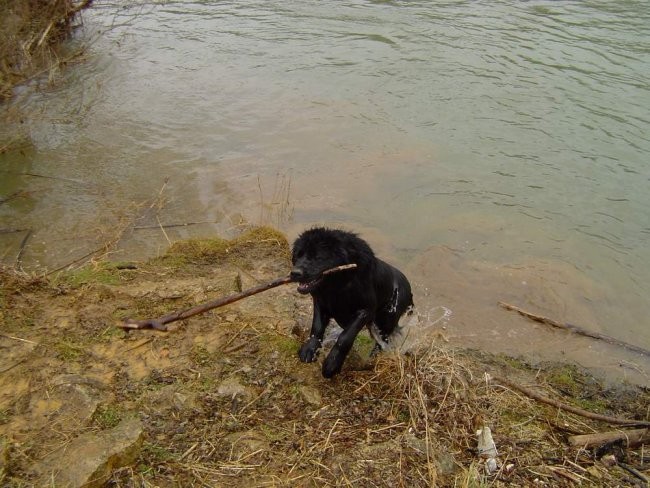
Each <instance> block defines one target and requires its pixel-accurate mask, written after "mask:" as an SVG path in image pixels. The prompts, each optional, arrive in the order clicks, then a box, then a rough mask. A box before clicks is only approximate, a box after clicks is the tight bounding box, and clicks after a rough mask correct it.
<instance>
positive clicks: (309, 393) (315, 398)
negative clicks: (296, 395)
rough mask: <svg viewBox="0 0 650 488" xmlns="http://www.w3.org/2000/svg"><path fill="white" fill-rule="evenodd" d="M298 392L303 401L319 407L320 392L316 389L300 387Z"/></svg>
mask: <svg viewBox="0 0 650 488" xmlns="http://www.w3.org/2000/svg"><path fill="white" fill-rule="evenodd" d="M299 391H300V394H301V395H302V397H303V398H304V399H305V401H306V402H307V403H309V404H310V405H313V406H315V407H319V406H320V404H321V403H322V401H323V400H322V398H321V395H320V392H319V391H318V390H317V389H316V388H312V387H311V386H301V387H300V388H299Z"/></svg>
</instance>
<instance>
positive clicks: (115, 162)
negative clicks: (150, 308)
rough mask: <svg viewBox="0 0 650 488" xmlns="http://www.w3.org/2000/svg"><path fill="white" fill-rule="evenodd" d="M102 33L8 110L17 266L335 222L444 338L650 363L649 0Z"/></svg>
mask: <svg viewBox="0 0 650 488" xmlns="http://www.w3.org/2000/svg"><path fill="white" fill-rule="evenodd" d="M89 39H92V43H91V45H90V48H89V52H88V55H87V58H86V59H85V60H84V61H83V62H80V63H77V64H75V65H73V66H71V67H69V69H68V70H67V71H66V72H65V73H64V78H63V79H62V80H60V82H59V83H57V85H55V86H53V87H50V88H48V89H46V90H44V91H42V92H40V93H32V94H28V95H23V96H19V97H18V99H17V102H16V104H15V105H14V106H12V107H6V108H5V110H6V111H7V113H6V114H5V115H7V116H9V115H12V114H15V113H18V109H19V110H20V113H21V114H22V115H21V116H20V119H19V118H18V117H17V116H14V117H13V118H11V117H9V118H8V120H9V123H7V124H5V127H4V128H3V137H8V138H12V137H13V138H18V139H19V140H21V141H24V142H23V143H22V144H20V146H19V149H17V150H15V151H10V152H7V153H5V154H3V155H0V170H3V171H4V174H0V198H4V197H7V196H11V195H17V197H16V198H13V199H12V200H10V201H8V202H5V203H4V204H0V229H4V230H14V229H31V230H32V234H30V236H29V239H28V240H27V241H26V243H25V244H26V245H25V247H24V249H23V250H22V252H21V251H20V249H21V244H22V242H23V239H24V238H25V236H26V235H27V231H21V232H12V233H7V232H5V233H2V234H0V257H2V259H3V260H4V261H5V262H7V263H13V262H15V260H16V257H17V256H18V254H20V260H21V262H22V264H23V265H24V266H25V267H34V266H45V267H47V268H49V269H52V268H56V267H58V266H62V265H65V264H67V263H69V262H71V261H73V260H74V259H76V258H78V257H81V256H83V255H85V254H87V253H88V252H90V251H93V250H97V249H101V248H102V246H103V245H104V244H105V243H106V242H110V243H112V242H114V241H115V240H116V238H117V237H119V238H120V239H119V242H118V245H117V248H116V250H115V251H114V252H113V254H111V257H112V258H114V259H132V258H139V257H146V256H151V255H154V254H156V253H159V252H161V250H163V249H164V248H165V247H166V246H167V244H168V241H173V240H176V239H179V238H186V237H190V236H205V235H214V234H215V233H222V234H223V233H234V232H236V229H237V228H238V226H240V225H241V224H242V223H271V224H274V225H276V226H279V227H281V228H282V229H283V230H285V231H287V232H288V234H289V235H290V236H291V237H294V236H295V235H296V234H297V233H298V232H299V231H300V230H301V229H303V228H305V227H306V226H309V225H313V224H314V223H327V224H331V225H340V226H344V227H346V228H351V229H354V230H357V231H358V232H360V233H361V235H362V236H364V237H365V238H367V240H369V241H370V242H371V244H372V245H373V247H374V248H375V249H376V251H377V253H378V254H380V255H381V256H382V257H385V258H386V259H387V260H389V261H392V262H394V263H395V264H397V265H399V266H400V267H402V268H404V269H405V271H406V272H407V274H408V275H409V277H410V278H411V280H412V281H413V283H414V286H415V289H416V302H417V304H418V307H419V309H420V310H421V312H422V313H423V314H424V315H425V316H426V314H427V313H429V311H431V310H439V309H440V308H439V307H446V308H445V309H448V310H450V311H451V315H450V316H449V317H447V318H446V319H445V321H444V323H445V329H442V322H438V323H436V324H435V325H433V326H432V327H431V328H433V329H436V330H437V331H438V332H440V333H442V334H443V335H444V336H445V337H447V338H449V340H451V341H452V342H454V343H458V344H462V345H467V346H470V347H481V348H486V349H489V350H496V351H506V352H510V353H518V352H521V353H524V354H527V355H529V356H532V357H535V358H538V359H558V358H566V357H569V358H571V359H576V360H578V361H580V362H582V363H583V364H586V365H589V366H599V367H602V368H604V369H605V370H606V371H607V372H609V373H612V374H614V375H620V374H622V375H623V376H626V377H628V376H636V377H640V378H642V380H643V378H645V380H646V381H647V379H648V374H649V373H648V371H649V370H650V366H649V364H648V360H647V358H643V357H639V356H638V355H628V354H625V353H622V352H621V351H620V350H618V349H615V348H611V347H609V346H605V345H604V344H598V343H595V342H594V341H593V340H588V339H575V340H569V339H568V338H567V336H566V334H564V333H562V332H560V331H549V330H548V329H547V328H545V326H541V325H538V324H534V323H532V322H527V321H526V320H524V319H522V318H520V317H518V316H516V314H513V313H512V312H506V311H504V310H503V309H501V308H499V307H498V306H497V305H496V303H497V301H498V300H504V301H507V302H511V303H513V304H516V305H519V306H521V307H523V308H526V309H529V310H530V311H532V312H537V313H541V314H545V315H548V316H549V317H551V318H554V319H556V320H561V321H569V322H572V323H576V324H579V325H581V326H583V327H585V328H590V329H592V330H596V331H599V332H602V333H606V334H609V335H612V336H616V337H617V338H619V339H621V340H624V341H628V342H632V343H635V344H638V345H640V346H643V347H646V348H648V349H650V327H648V325H649V323H648V321H649V319H648V316H649V315H650V314H649V312H650V305H649V304H648V299H647V296H648V294H649V293H648V292H649V291H650V267H649V266H647V263H648V262H649V261H650V246H648V245H647V241H648V239H649V238H650V218H649V217H648V211H647V208H648V204H649V203H650V196H648V195H650V192H649V191H648V186H649V183H650V162H649V157H648V156H649V155H650V135H649V134H650V130H649V129H650V113H649V107H650V82H648V80H649V79H650V9H648V7H647V3H646V2H642V1H628V2H590V1H577V2H557V1H552V2H551V1H546V2H544V1H530V2H520V1H500V2H480V1H479V2H468V1H452V2H424V1H413V2H399V1H394V2H391V1H374V2H372V1H345V2H337V3H336V6H335V7H334V6H332V4H329V3H324V2H315V1H312V2H282V3H281V4H278V3H277V2H255V1H252V2H228V1H225V2H218V3H214V2H201V1H195V2H189V1H188V2H167V1H166V2H144V3H143V2H140V3H134V2H97V4H96V6H95V7H93V8H92V9H91V10H89V11H88V12H86V14H85V15H84V26H83V28H81V29H80V30H79V31H78V35H77V42H88V40H89ZM25 113H26V114H27V115H25ZM5 132H6V134H5ZM25 173H32V174H39V175H44V176H53V177H56V178H59V179H50V178H42V177H37V176H26V175H25ZM165 181H167V183H165ZM16 192H24V193H18V194H17V193H16ZM134 216H137V219H136V220H135V222H134ZM204 222H211V223H209V224H206V223H204ZM176 223H178V224H190V225H184V226H180V227H164V231H163V230H162V229H161V226H163V225H167V224H176ZM133 224H135V226H136V229H135V230H134V229H133ZM122 231H124V232H122ZM430 315H431V314H430ZM434 315H435V314H434ZM433 320H434V319H429V321H428V323H429V324H430V325H431V324H432V322H433ZM424 322H427V320H425V321H424ZM639 375H640V376H639Z"/></svg>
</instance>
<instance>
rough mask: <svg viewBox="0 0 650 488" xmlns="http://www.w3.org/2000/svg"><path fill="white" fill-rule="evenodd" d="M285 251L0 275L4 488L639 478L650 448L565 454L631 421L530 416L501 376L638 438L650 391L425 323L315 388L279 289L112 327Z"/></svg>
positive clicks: (290, 301)
mask: <svg viewBox="0 0 650 488" xmlns="http://www.w3.org/2000/svg"><path fill="white" fill-rule="evenodd" d="M288 256H289V246H288V243H287V240H286V239H285V237H284V236H283V235H282V234H280V233H278V232H276V231H274V230H271V229H268V228H257V229H251V230H250V231H248V232H244V233H243V234H241V235H240V236H239V237H236V238H235V239H233V240H230V241H227V240H222V239H210V240H194V241H181V242H177V243H176V244H174V245H173V246H172V247H171V248H170V249H169V250H168V252H167V253H166V254H164V255H163V256H161V257H159V258H156V259H153V260H150V261H147V262H107V261H98V262H95V263H92V264H90V265H87V266H84V267H82V268H79V269H76V270H74V271H66V272H62V273H60V274H56V275H51V276H49V277H47V278H39V277H34V276H29V275H24V274H21V273H17V272H16V271H13V270H10V269H7V268H3V270H2V271H1V277H2V279H1V285H0V286H1V288H0V300H1V302H2V303H1V305H2V307H1V309H0V310H1V311H0V322H1V326H0V334H1V335H0V348H1V350H2V354H1V357H2V359H1V360H0V361H1V362H0V449H1V450H2V456H1V457H0V482H1V483H2V484H3V486H16V487H18V486H21V487H22V486H32V485H36V486H42V485H43V484H45V483H49V482H51V481H52V480H53V481H54V484H55V485H56V486H81V485H83V484H84V483H89V482H90V485H89V486H102V485H103V484H104V483H107V482H109V483H110V486H133V485H134V484H137V485H138V486H226V485H227V486H242V487H244V486H246V487H249V486H342V485H345V486H348V485H350V486H432V484H435V483H437V484H438V485H439V486H479V485H481V484H482V483H488V482H490V483H493V486H506V485H511V486H524V485H526V486H529V485H532V484H533V483H537V484H539V485H540V486H572V485H574V484H575V485H577V484H580V483H583V484H586V485H593V486H605V485H607V486H614V485H619V486H635V484H639V483H641V482H642V481H641V479H642V478H643V477H644V476H645V477H646V478H647V476H648V467H649V465H650V464H649V460H648V457H647V448H646V449H645V451H644V449H643V447H640V446H630V447H628V446H627V445H626V444H625V441H618V442H614V443H610V444H608V445H602V443H601V444H598V445H596V446H590V447H586V448H582V447H580V446H571V445H570V443H569V441H570V438H571V436H574V435H577V434H593V433H594V432H610V431H617V430H629V429H631V428H635V427H633V426H629V427H625V426H620V425H613V424H610V423H608V422H603V421H597V420H591V419H587V418H584V417H582V416H581V415H576V414H573V413H570V412H568V411H567V410H565V409H563V408H558V407H557V406H550V405H548V404H545V403H541V402H539V401H538V400H533V399H531V398H530V397H529V396H527V395H526V394H523V393H521V392H520V391H517V390H516V389H515V388H513V387H512V386H511V385H509V382H514V384H517V385H524V386H525V387H526V388H529V389H531V390H533V391H535V392H537V393H539V394H542V395H544V396H545V397H549V398H552V399H554V400H555V401H559V402H561V403H563V404H569V405H573V406H575V407H579V408H581V409H584V410H587V411H590V412H593V413H597V414H602V415H609V416H614V417H619V418H630V419H636V420H637V421H645V422H646V424H645V425H646V426H647V425H648V424H647V422H648V421H649V420H650V417H649V415H650V413H649V411H648V405H649V404H650V392H648V390H647V389H645V390H644V389H642V388H639V387H635V386H632V385H624V384H619V385H618V386H617V387H615V388H614V387H612V386H608V385H604V384H603V383H602V382H600V381H599V380H598V378H595V377H594V376H593V375H591V374H590V373H589V372H587V371H584V370H581V369H579V368H577V367H575V366H572V365H561V364H550V363H549V364H544V365H537V366H536V367H534V368H533V367H531V366H530V365H528V364H526V363H525V362H524V361H521V360H519V359H514V358H510V357H507V356H503V355H499V356H495V355H487V354H482V353H478V352H475V351H463V350H458V349H454V348H451V347H449V346H447V345H446V344H445V342H444V331H443V330H442V329H438V330H436V329H435V328H434V329H432V330H429V331H427V332H426V333H427V334H429V336H428V338H427V339H426V340H423V341H419V342H420V346H419V347H418V348H415V349H413V350H410V351H409V352H408V353H407V354H399V353H396V352H393V353H385V354H382V355H380V356H379V357H378V358H376V359H372V360H371V359H369V357H368V352H369V350H370V346H371V340H370V339H369V338H368V337H366V336H362V337H360V338H359V339H358V340H357V343H356V344H355V349H354V353H353V354H352V357H351V358H350V359H349V360H348V362H347V363H346V365H345V367H344V371H343V373H342V374H341V375H340V377H338V378H336V379H335V380H334V381H329V380H324V379H323V378H322V377H321V375H320V367H319V366H318V364H302V363H300V362H299V361H298V358H297V350H298V347H299V344H300V343H301V341H302V340H303V339H304V337H305V335H306V333H307V327H308V325H309V323H308V322H309V314H310V303H309V300H308V299H306V298H305V297H302V296H300V295H298V294H297V293H296V292H295V290H294V289H293V287H292V286H291V285H288V286H284V287H281V288H276V289H274V290H270V291H267V292H265V293H263V294H260V295H256V296H254V297H251V298H249V299H246V300H244V301H241V302H238V303H236V304H232V305H229V306H227V307H224V308H220V309H215V310H213V311H211V312H209V313H206V314H204V315H200V316H196V317H193V318H191V319H189V320H187V321H183V322H180V323H177V326H176V327H174V329H173V330H172V331H170V332H167V333H160V332H154V331H135V332H131V333H128V334H126V333H124V332H123V331H122V330H120V329H118V328H117V327H116V324H118V323H119V322H120V321H121V320H123V319H125V318H127V317H134V318H151V317H156V316H159V315H162V314H165V313H167V312H169V311H171V310H177V309H182V308H186V307H189V306H192V305H195V304H197V303H200V302H203V301H206V300H209V299H212V298H215V297H218V296H221V295H225V294H228V293H232V292H235V291H237V290H241V289H242V288H247V287H249V286H253V285H255V284H259V283H260V282H264V281H267V280H269V279H272V278H274V277H277V276H282V275H283V274H286V272H287V269H288ZM416 332H417V330H415V329H414V330H413V331H412V333H416ZM422 332H423V333H424V331H422ZM425 343H426V344H428V345H427V346H426V347H423V346H422V344H425ZM485 373H489V374H490V375H492V376H496V377H497V379H496V380H495V379H493V380H492V381H489V382H488V381H486V377H485ZM499 377H500V378H502V380H503V381H499V379H498V378H499ZM486 426H487V427H489V428H490V429H491V432H492V435H493V438H494V441H495V444H496V448H497V451H498V455H497V457H496V460H497V464H496V470H495V471H494V472H492V473H491V474H490V473H488V470H487V467H486V461H485V459H484V458H481V457H480V456H479V454H478V451H477V448H478V447H477V435H476V431H477V430H479V429H483V430H485V429H484V427H486ZM638 427H639V426H638V425H637V426H636V428H638ZM646 433H647V431H646ZM645 442H648V441H647V436H646V440H645Z"/></svg>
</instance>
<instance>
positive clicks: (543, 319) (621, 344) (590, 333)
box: [498, 302, 650, 356]
mask: <svg viewBox="0 0 650 488" xmlns="http://www.w3.org/2000/svg"><path fill="white" fill-rule="evenodd" d="M498 304H499V305H500V306H501V307H503V308H505V309H506V310H513V311H515V312H517V313H519V314H521V315H523V316H524V317H526V318H529V319H530V320H534V321H535V322H540V323H542V324H547V325H551V326H553V327H557V328H558V329H564V330H568V331H570V332H573V333H575V334H579V335H583V336H585V337H591V338H592V339H598V340H601V341H605V342H608V343H609V344H613V345H615V346H619V347H623V348H625V349H629V350H630V351H634V352H638V353H640V354H643V355H645V356H650V351H649V350H647V349H644V348H643V347H641V346H636V345H634V344H629V343H627V342H624V341H621V340H620V339H616V338H615V337H611V336H608V335H605V334H601V333H599V332H594V331H591V330H587V329H585V328H583V327H580V326H578V325H573V324H563V323H561V322H557V321H555V320H553V319H549V318H548V317H544V316H543V315H537V314H534V313H531V312H527V311H525V310H523V309H521V308H519V307H516V306H514V305H510V304H509V303H505V302H498Z"/></svg>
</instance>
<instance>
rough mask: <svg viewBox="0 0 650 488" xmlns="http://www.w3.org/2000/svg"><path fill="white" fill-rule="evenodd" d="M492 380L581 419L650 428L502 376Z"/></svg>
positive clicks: (645, 424) (647, 423)
mask: <svg viewBox="0 0 650 488" xmlns="http://www.w3.org/2000/svg"><path fill="white" fill-rule="evenodd" d="M492 379H493V380H494V381H496V382H497V383H502V384H504V385H506V386H508V387H510V388H512V389H513V390H517V391H519V392H521V393H523V394H524V395H526V396H527V397H529V398H532V399H534V400H537V401H539V402H542V403H546V404H547V405H551V406H553V407H557V408H559V409H560V410H565V411H567V412H571V413H574V414H576V415H580V416H581V417H585V418H588V419H592V420H599V421H601V422H607V423H610V424H616V425H640V426H645V427H650V422H648V421H647V420H631V419H622V418H619V417H610V416H609V415H602V414H599V413H593V412H589V411H588V410H583V409H582V408H578V407H574V406H573V405H569V404H567V403H563V402H560V401H558V400H554V399H552V398H549V397H547V396H544V395H542V394H540V393H537V392H536V391H533V390H531V389H530V388H526V387H525V386H522V385H520V384H518V383H515V382H513V381H510V380H507V379H505V378H503V377H501V376H492Z"/></svg>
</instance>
